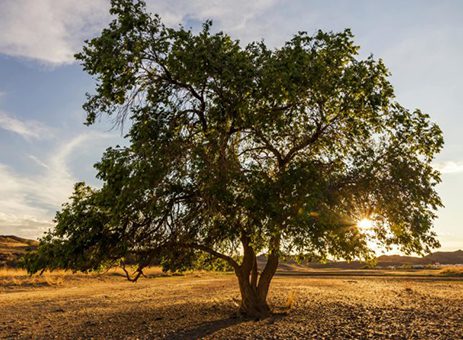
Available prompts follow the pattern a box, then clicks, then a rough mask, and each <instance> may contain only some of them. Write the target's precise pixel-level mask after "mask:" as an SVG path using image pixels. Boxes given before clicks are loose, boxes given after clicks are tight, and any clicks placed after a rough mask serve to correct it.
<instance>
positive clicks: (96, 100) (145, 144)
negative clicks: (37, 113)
mask: <svg viewBox="0 0 463 340" xmlns="http://www.w3.org/2000/svg"><path fill="white" fill-rule="evenodd" d="M111 14H112V15H113V16H114V17H115V18H114V20H113V21H112V22H111V23H110V24H109V27H108V28H106V29H104V30H103V31H102V33H101V35H100V36H99V37H97V38H94V39H92V40H91V41H89V42H86V45H85V46H84V48H83V51H82V52H81V53H79V54H77V55H76V58H77V59H78V60H80V61H81V62H82V65H83V67H84V70H85V71H86V72H88V73H89V74H90V75H92V76H94V77H95V78H96V80H97V85H96V92H95V93H94V94H92V95H88V100H87V102H86V103H85V104H84V108H85V110H86V111H87V113H88V116H87V124H93V123H94V122H95V120H96V118H97V117H99V116H100V115H105V114H107V115H110V116H113V117H114V118H115V120H116V121H117V122H118V123H120V124H123V123H124V122H127V121H129V122H130V124H129V131H128V134H127V136H126V137H127V140H128V141H129V145H128V146H125V147H120V146H117V147H114V148H109V149H108V150H106V152H105V153H104V155H103V158H102V160H101V161H100V162H99V163H97V164H96V169H97V170H98V175H97V177H98V178H99V179H100V180H101V181H102V182H103V186H102V187H101V188H100V189H93V188H90V187H88V186H86V185H85V184H83V183H80V184H78V185H76V187H75V192H74V195H73V196H72V197H71V201H70V202H69V203H66V204H65V205H64V206H63V208H62V210H61V211H60V212H59V213H58V214H57V216H56V222H57V225H56V228H55V229H54V230H52V231H51V232H50V233H49V234H48V235H47V236H45V238H44V239H43V240H42V243H43V245H42V246H41V248H40V250H39V252H38V254H39V255H38V257H37V258H38V259H39V260H38V262H35V264H31V265H30V269H31V270H32V271H36V270H38V269H39V268H41V267H44V266H49V265H50V264H48V263H49V262H47V261H50V260H52V261H58V262H60V263H59V264H60V265H61V266H64V267H69V268H74V269H80V270H90V269H93V268H97V267H98V266H100V265H101V264H102V263H108V262H109V263H111V262H112V261H117V260H118V259H121V258H124V257H127V256H130V257H131V258H135V259H137V262H138V263H139V264H140V268H142V267H144V266H146V265H149V263H150V262H151V261H152V259H153V258H154V257H161V258H166V259H170V264H172V265H173V266H174V267H172V268H175V267H179V268H181V267H182V266H183V264H184V261H183V259H185V261H187V260H188V257H189V256H193V255H192V254H193V253H194V252H197V251H198V250H200V251H205V252H207V253H209V254H211V255H213V256H216V257H218V258H221V259H223V260H225V261H227V262H228V263H229V265H231V266H232V267H233V268H234V270H235V272H236V273H237V275H238V277H239V279H240V282H241V283H243V282H244V283H243V285H241V283H240V288H241V289H242V293H243V289H244V290H246V289H248V286H247V285H248V284H251V286H252V289H251V290H249V289H248V290H247V291H259V292H260V293H259V294H260V295H259V296H260V298H262V299H263V300H265V297H266V294H267V293H266V291H267V290H268V285H269V283H270V279H271V277H272V276H273V274H274V272H275V270H276V264H277V263H278V257H279V254H280V252H281V251H284V252H285V253H290V254H298V253H300V254H307V253H310V254H313V255H314V256H316V257H322V258H323V257H327V256H328V255H329V256H332V257H337V258H344V259H347V260H349V259H354V258H356V257H359V256H361V257H367V258H368V257H369V256H370V255H371V251H370V249H369V246H368V240H369V239H370V238H371V239H374V240H376V241H377V242H379V243H380V244H382V245H384V246H390V245H393V244H397V245H399V247H400V248H401V249H402V250H403V251H405V252H407V253H409V252H422V251H429V248H430V247H435V246H437V245H438V242H437V240H436V239H435V234H434V233H433V232H432V231H431V227H432V220H433V219H434V218H435V211H436V209H437V208H438V207H440V206H441V201H440V199H439V197H438V195H437V193H436V191H435V185H436V184H437V183H438V182H439V181H440V178H439V173H438V172H437V171H435V170H434V169H433V168H432V166H431V161H432V159H433V157H434V155H435V154H436V153H437V152H438V151H439V150H440V149H441V147H442V144H443V138H442V133H441V130H440V129H439V127H438V126H437V125H436V124H433V123H432V122H430V119H429V116H428V115H427V114H425V113H423V112H421V111H420V110H415V111H409V110H407V109H406V108H404V107H402V106H401V105H400V104H399V103H397V102H396V101H395V99H394V92H393V88H392V86H391V84H390V83H389V81H388V79H387V78H388V76H389V72H388V70H387V68H386V67H385V65H384V64H383V62H382V61H381V60H376V59H375V58H373V57H372V56H370V57H368V58H366V59H359V58H358V50H359V47H358V46H356V45H355V44H354V42H353V35H352V33H351V32H350V30H348V29H347V30H345V31H343V32H341V33H332V32H322V31H318V32H317V33H316V34H315V35H313V36H310V35H308V34H307V33H305V32H299V33H298V34H296V35H295V36H294V37H293V38H292V39H291V40H290V41H288V42H286V43H285V44H284V45H283V46H282V47H281V48H277V49H273V50H272V49H269V48H268V47H267V46H266V45H265V44H264V43H263V42H256V43H251V44H248V45H246V46H242V45H240V43H239V42H238V41H236V40H233V39H232V38H231V37H230V36H228V35H227V34H224V33H222V32H219V33H213V32H212V31H211V30H212V26H211V22H205V23H204V25H203V28H202V30H201V31H200V32H199V33H197V34H195V33H193V32H192V31H191V30H187V29H185V28H183V27H180V28H175V29H173V28H168V27H166V26H164V25H163V24H162V22H161V20H160V18H159V17H158V16H157V15H150V14H148V13H147V12H146V11H145V7H144V3H143V2H141V1H137V2H132V1H129V0H113V1H112V7H111ZM364 217H368V218H370V219H372V220H374V221H375V224H374V228H373V230H370V231H368V232H364V231H362V230H360V229H359V228H357V226H356V222H357V221H358V220H360V219H361V218H364ZM55 246H58V249H60V250H59V251H58V253H55V250H54V249H55ZM259 252H267V253H268V254H269V261H268V265H267V267H266V269H264V271H263V272H262V273H261V278H260V281H259V283H257V282H256V280H255V278H253V277H251V276H252V275H254V274H252V273H253V270H254V269H253V268H254V267H255V266H256V265H255V263H256V261H255V256H256V254H257V253H259ZM237 254H244V255H243V260H242V261H241V263H240V262H237V261H235V260H234V259H233V258H232V255H237ZM179 256H182V257H183V258H182V260H181V261H176V260H178V259H180V257H179ZM41 259H46V260H43V261H42V260H41ZM187 262H188V261H187ZM52 265H53V264H52ZM256 275H257V274H256ZM243 278H247V279H243ZM243 280H244V281H243ZM246 280H247V283H246Z"/></svg>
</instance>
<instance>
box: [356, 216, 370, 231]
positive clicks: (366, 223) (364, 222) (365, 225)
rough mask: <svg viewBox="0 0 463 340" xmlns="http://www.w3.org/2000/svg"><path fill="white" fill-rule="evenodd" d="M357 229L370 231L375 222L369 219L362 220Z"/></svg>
mask: <svg viewBox="0 0 463 340" xmlns="http://www.w3.org/2000/svg"><path fill="white" fill-rule="evenodd" d="M357 227H359V228H360V229H363V230H368V229H371V228H373V221H372V220H370V219H368V218H362V219H361V220H360V221H358V222H357Z"/></svg>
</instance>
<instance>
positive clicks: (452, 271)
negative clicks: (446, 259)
mask: <svg viewBox="0 0 463 340" xmlns="http://www.w3.org/2000/svg"><path fill="white" fill-rule="evenodd" d="M439 274H440V275H444V276H463V266H449V267H445V268H443V269H441V270H440V271H439Z"/></svg>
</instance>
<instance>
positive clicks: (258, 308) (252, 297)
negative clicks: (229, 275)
mask: <svg viewBox="0 0 463 340" xmlns="http://www.w3.org/2000/svg"><path fill="white" fill-rule="evenodd" d="M236 276H237V277H238V283H239V287H240V293H241V304H240V313H241V314H243V315H245V316H247V317H250V318H254V319H264V318H266V317H268V316H269V315H270V313H271V311H270V307H269V306H268V304H267V300H266V299H262V297H261V295H260V294H259V293H258V291H257V287H255V286H252V285H251V282H250V281H249V276H246V275H244V274H243V273H242V272H241V273H236Z"/></svg>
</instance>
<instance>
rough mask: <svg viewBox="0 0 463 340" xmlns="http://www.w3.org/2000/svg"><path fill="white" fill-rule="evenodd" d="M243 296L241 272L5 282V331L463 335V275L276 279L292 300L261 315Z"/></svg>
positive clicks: (27, 334) (1, 332) (1, 308)
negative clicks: (240, 309) (245, 315)
mask: <svg viewBox="0 0 463 340" xmlns="http://www.w3.org/2000/svg"><path fill="white" fill-rule="evenodd" d="M236 299H238V290H237V286H236V282H235V279H234V277H233V276H232V275H208V274H201V275H188V276H185V277H158V278H148V279H142V280H140V281H139V282H138V283H136V284H133V283H130V282H127V281H125V280H124V279H123V278H121V277H117V276H112V277H111V276H107V277H102V278H88V279H79V280H66V281H65V282H64V283H63V284H62V285H60V286H57V287H39V288H32V287H28V288H13V289H11V288H9V289H1V287H0V338H31V337H32V338H34V337H35V338H66V339H71V338H73V339H74V338H101V339H103V338H105V339H108V338H111V339H118V338H132V339H136V338H139V339H153V338H154V339H156V338H168V339H197V338H214V339H226V338H236V339H243V338H249V339H256V338H257V339H268V338H284V339H291V338H294V339H296V338H317V339H323V338H324V339H349V338H350V339H363V338H375V339H377V338H391V339H407V338H412V339H462V338H463V281H440V280H433V281H423V280H414V279H403V278H401V279H395V278H371V277H370V278H364V277H358V278H352V277H349V278H330V277H326V278H312V277H277V278H275V280H274V283H273V286H272V294H271V296H270V302H271V303H272V304H273V305H274V306H275V307H276V310H279V311H282V310H283V308H282V307H283V306H285V305H287V304H288V299H289V300H290V301H289V302H291V300H293V301H294V303H293V307H292V309H291V310H290V311H289V312H288V314H287V315H276V316H274V317H272V318H269V319H267V320H263V321H257V322H256V321H249V320H243V319H241V318H239V317H237V316H236V314H234V312H235V311H236V302H235V300H236Z"/></svg>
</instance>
